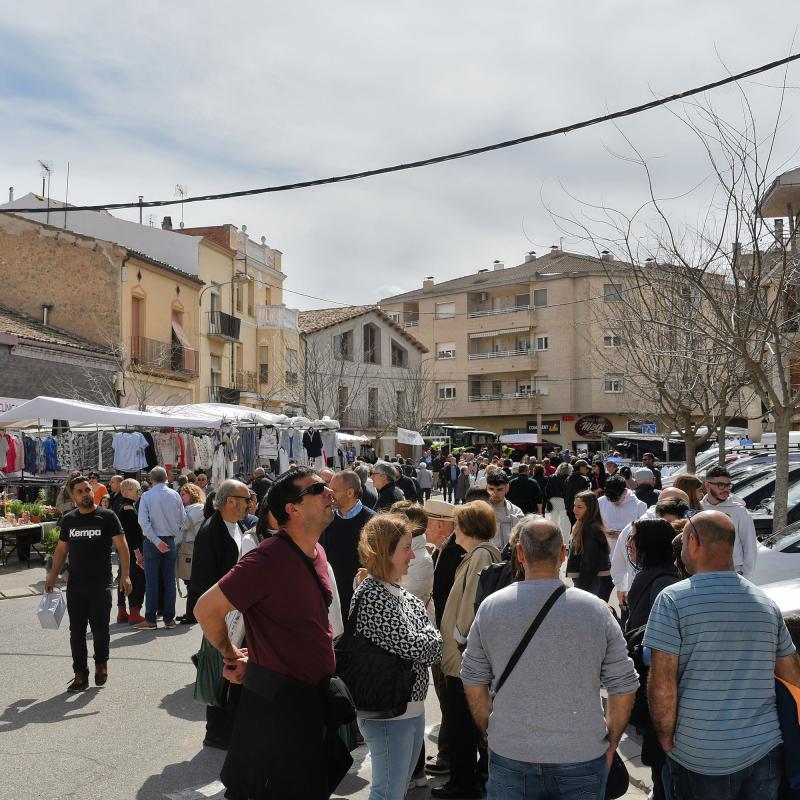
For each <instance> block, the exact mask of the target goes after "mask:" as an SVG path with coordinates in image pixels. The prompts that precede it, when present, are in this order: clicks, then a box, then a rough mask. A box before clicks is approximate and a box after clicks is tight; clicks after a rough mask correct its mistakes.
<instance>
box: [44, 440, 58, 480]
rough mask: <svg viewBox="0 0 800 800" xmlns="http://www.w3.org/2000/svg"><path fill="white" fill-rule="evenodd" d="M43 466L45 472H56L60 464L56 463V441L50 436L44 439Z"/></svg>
mask: <svg viewBox="0 0 800 800" xmlns="http://www.w3.org/2000/svg"><path fill="white" fill-rule="evenodd" d="M43 447H44V459H45V460H44V468H45V471H47V472H58V470H60V469H61V466H60V465H59V463H58V441H57V440H56V439H54V438H53V437H52V436H48V437H47V438H46V439H45V440H44V444H43Z"/></svg>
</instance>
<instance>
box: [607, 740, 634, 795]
mask: <svg viewBox="0 0 800 800" xmlns="http://www.w3.org/2000/svg"><path fill="white" fill-rule="evenodd" d="M629 785H630V776H629V775H628V768H627V767H626V766H625V762H624V761H623V760H622V758H621V757H620V754H619V753H618V752H617V751H616V750H615V751H614V759H613V761H612V762H611V768H610V769H609V770H608V778H607V779H606V800H616V798H618V797H622V795H624V794H625V792H627V791H628V786H629Z"/></svg>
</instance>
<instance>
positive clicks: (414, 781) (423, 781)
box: [408, 775, 428, 791]
mask: <svg viewBox="0 0 800 800" xmlns="http://www.w3.org/2000/svg"><path fill="white" fill-rule="evenodd" d="M427 785H428V779H427V778H426V777H425V776H424V775H423V776H421V777H419V778H415V777H413V776H412V778H411V780H410V781H409V782H408V791H411V789H424V788H425V787H426V786H427Z"/></svg>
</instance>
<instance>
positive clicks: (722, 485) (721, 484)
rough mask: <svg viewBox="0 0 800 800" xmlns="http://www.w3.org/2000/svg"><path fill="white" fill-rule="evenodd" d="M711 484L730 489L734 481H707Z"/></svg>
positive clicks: (718, 487)
mask: <svg viewBox="0 0 800 800" xmlns="http://www.w3.org/2000/svg"><path fill="white" fill-rule="evenodd" d="M706 483H707V484H708V485H709V486H716V487H717V489H730V488H731V487H732V486H733V483H731V482H730V481H728V482H727V483H725V482H723V483H715V482H714V481H706Z"/></svg>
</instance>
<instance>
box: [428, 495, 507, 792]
mask: <svg viewBox="0 0 800 800" xmlns="http://www.w3.org/2000/svg"><path fill="white" fill-rule="evenodd" d="M453 520H454V522H455V526H454V533H455V538H456V544H458V545H460V546H461V547H462V548H464V550H465V551H466V555H465V556H464V557H463V559H462V560H461V563H460V564H459V565H458V569H457V570H456V575H455V579H454V580H453V587H452V588H451V589H450V594H449V595H448V597H447V603H446V605H445V607H444V615H443V616H442V624H441V630H442V672H443V673H444V676H445V680H446V682H447V692H446V702H447V726H448V733H449V744H450V780H449V781H448V782H447V783H446V784H445V785H444V787H443V789H444V790H446V791H448V792H449V794H448V795H446V796H448V797H476V796H478V797H479V796H481V786H480V783H479V781H478V744H479V742H480V733H479V731H478V728H477V727H476V725H475V723H474V721H473V719H472V715H471V714H470V710H469V706H468V705H467V698H466V695H465V693H464V684H463V683H462V682H461V677H460V676H461V654H462V653H463V652H464V649H465V647H466V645H467V636H468V635H469V629H470V628H471V627H472V623H473V622H474V620H475V595H476V593H477V589H478V581H479V577H480V573H481V572H482V571H483V569H484V568H485V567H487V566H489V564H496V563H497V562H498V561H500V560H501V555H500V551H499V550H498V549H497V548H496V547H495V546H494V545H493V544H491V539H492V538H493V537H494V535H495V532H496V528H497V518H496V517H495V513H494V511H492V507H491V506H490V505H489V504H488V503H487V502H485V501H483V500H475V501H474V502H472V503H467V504H465V505H462V506H458V508H456V510H455V513H454V514H453ZM434 796H436V795H434Z"/></svg>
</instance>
